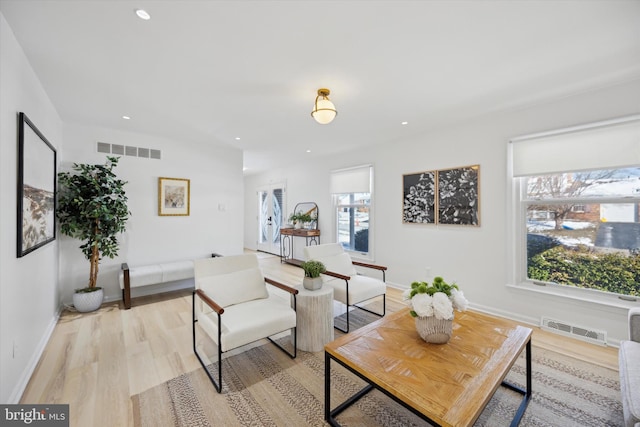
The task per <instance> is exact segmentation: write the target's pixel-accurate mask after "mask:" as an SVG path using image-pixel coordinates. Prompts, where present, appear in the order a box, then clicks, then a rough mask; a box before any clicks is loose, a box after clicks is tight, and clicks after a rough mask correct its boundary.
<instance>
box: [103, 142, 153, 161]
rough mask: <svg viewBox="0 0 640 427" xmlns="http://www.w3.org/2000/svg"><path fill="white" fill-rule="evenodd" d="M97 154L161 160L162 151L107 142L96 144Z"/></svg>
mask: <svg viewBox="0 0 640 427" xmlns="http://www.w3.org/2000/svg"><path fill="white" fill-rule="evenodd" d="M96 150H97V151H98V153H106V154H117V155H119V156H129V157H141V158H143V159H156V160H161V159H162V151H160V150H157V149H154V148H142V147H132V146H130V145H119V144H109V143H108V142H98V143H97V145H96Z"/></svg>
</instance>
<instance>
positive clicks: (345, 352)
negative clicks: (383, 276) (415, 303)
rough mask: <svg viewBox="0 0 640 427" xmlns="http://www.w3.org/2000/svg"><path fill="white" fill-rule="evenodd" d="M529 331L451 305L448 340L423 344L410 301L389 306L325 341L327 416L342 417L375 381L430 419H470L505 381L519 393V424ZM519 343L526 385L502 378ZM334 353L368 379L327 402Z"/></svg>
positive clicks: (526, 392)
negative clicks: (337, 401)
mask: <svg viewBox="0 0 640 427" xmlns="http://www.w3.org/2000/svg"><path fill="white" fill-rule="evenodd" d="M531 333H532V331H531V329H529V328H526V327H523V326H520V325H518V324H517V323H516V322H513V321H510V320H506V319H502V318H497V317H492V316H488V315H485V314H481V313H478V312H474V311H466V312H463V313H459V312H456V313H455V320H454V324H453V336H452V337H451V340H450V341H449V342H448V343H447V344H428V343H426V342H424V341H423V340H422V339H421V338H420V336H419V335H418V332H417V331H416V328H415V321H414V319H413V317H411V315H409V309H408V308H407V309H403V310H401V311H398V312H395V313H392V314H388V315H387V316H386V317H384V318H382V319H380V320H378V321H375V322H373V323H370V324H369V325H367V326H364V327H362V328H360V329H357V330H355V331H353V332H351V333H349V334H347V335H344V336H342V337H340V338H338V339H336V340H335V341H332V342H330V343H329V344H327V345H326V346H325V419H326V420H327V421H328V422H329V424H331V425H333V426H338V425H340V424H339V423H338V421H337V420H336V419H335V417H336V416H337V415H338V414H340V413H341V412H342V411H344V410H345V409H346V408H347V407H349V406H350V405H352V404H353V403H355V402H356V401H357V400H358V399H360V398H361V397H362V396H364V395H365V394H367V393H368V392H369V391H371V390H373V389H374V388H376V389H378V390H380V391H382V392H383V393H384V394H386V395H387V396H389V397H390V398H392V399H393V400H395V401H397V402H398V403H400V404H401V405H403V406H405V407H406V408H408V409H409V410H411V411H412V412H414V413H415V414H417V415H418V416H420V417H422V418H423V419H425V420H426V421H428V422H430V423H432V424H434V425H441V426H471V425H473V423H474V422H475V421H476V420H477V419H478V417H479V416H480V414H481V413H482V411H483V409H484V408H485V406H486V405H487V403H488V402H489V400H490V399H491V397H492V396H493V394H494V393H495V391H496V390H497V389H498V387H499V386H500V385H503V386H505V387H508V388H510V389H511V390H514V391H516V392H518V393H520V394H522V395H523V397H522V402H521V404H520V406H519V407H518V408H517V411H516V415H515V416H514V418H513V422H512V423H511V425H512V426H517V425H518V423H519V422H520V419H521V418H522V415H523V414H524V411H525V409H526V408H527V405H528V403H529V399H530V398H531ZM524 349H526V355H525V357H526V383H527V384H526V389H522V388H519V387H517V386H514V385H512V384H510V383H507V382H505V381H504V378H505V377H506V375H507V374H508V373H509V370H510V369H511V367H512V366H513V364H514V362H515V361H516V359H517V358H518V356H519V355H520V353H521V352H522V350H524ZM332 360H333V361H336V362H338V363H339V364H340V365H342V366H344V367H345V368H347V369H348V370H349V371H351V372H352V373H354V374H355V375H357V376H358V377H360V378H362V379H363V380H365V381H366V382H367V383H369V384H368V385H367V386H366V387H364V388H363V389H362V390H360V391H359V392H358V393H356V394H354V395H353V396H351V397H350V398H349V399H347V400H346V401H345V402H343V403H342V404H340V405H339V406H337V407H336V408H335V409H333V410H332V409H331V407H330V403H331V375H330V369H331V367H330V364H331V361H332ZM514 409H515V408H514Z"/></svg>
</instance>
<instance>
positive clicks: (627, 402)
mask: <svg viewBox="0 0 640 427" xmlns="http://www.w3.org/2000/svg"><path fill="white" fill-rule="evenodd" d="M618 360H619V369H620V392H621V397H622V409H623V411H624V426H625V427H640V307H634V308H632V309H630V310H629V340H623V341H621V342H620V350H619V352H618Z"/></svg>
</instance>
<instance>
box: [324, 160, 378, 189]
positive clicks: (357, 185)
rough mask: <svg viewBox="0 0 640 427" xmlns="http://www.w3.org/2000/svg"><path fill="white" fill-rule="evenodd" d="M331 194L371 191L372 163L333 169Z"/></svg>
mask: <svg viewBox="0 0 640 427" xmlns="http://www.w3.org/2000/svg"><path fill="white" fill-rule="evenodd" d="M330 189H331V194H345V193H370V192H371V165H366V166H358V167H354V168H349V169H340V170H335V171H331V184H330Z"/></svg>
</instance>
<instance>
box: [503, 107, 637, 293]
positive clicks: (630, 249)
mask: <svg viewBox="0 0 640 427" xmlns="http://www.w3.org/2000/svg"><path fill="white" fill-rule="evenodd" d="M639 136H640V117H633V118H630V119H623V120H620V121H616V122H613V123H612V122H608V123H606V124H597V125H593V126H587V127H585V128H581V129H572V130H570V131H567V132H558V133H553V134H547V135H539V136H534V137H531V138H525V139H523V140H514V141H513V144H512V154H513V157H512V160H513V162H512V165H513V176H514V187H515V190H516V191H515V192H514V194H516V195H517V197H518V200H517V201H516V206H517V208H516V210H515V213H516V215H515V217H516V221H515V227H516V236H517V237H516V238H517V242H518V243H517V245H516V252H517V253H518V254H519V255H518V256H517V257H516V259H515V262H516V267H517V268H516V271H517V272H518V273H517V274H518V275H519V278H516V280H517V281H519V282H521V283H522V282H527V281H528V282H532V283H535V284H541V285H551V286H555V285H561V286H563V287H567V286H568V287H574V288H580V289H590V290H597V291H602V292H606V293H611V294H618V295H621V296H624V297H640V148H639V147H640V140H639ZM634 147H635V149H634ZM558 157H560V158H558ZM634 163H635V164H634Z"/></svg>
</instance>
